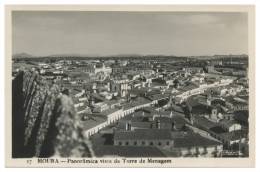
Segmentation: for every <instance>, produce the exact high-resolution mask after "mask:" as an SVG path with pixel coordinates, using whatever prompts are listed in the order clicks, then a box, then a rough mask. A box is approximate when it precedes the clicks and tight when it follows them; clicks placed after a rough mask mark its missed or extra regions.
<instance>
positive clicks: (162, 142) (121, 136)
mask: <svg viewBox="0 0 260 172" xmlns="http://www.w3.org/2000/svg"><path fill="white" fill-rule="evenodd" d="M114 145H115V146H156V147H161V148H170V147H172V146H173V140H172V138H171V131H170V130H158V129H138V130H134V131H115V133H114Z"/></svg>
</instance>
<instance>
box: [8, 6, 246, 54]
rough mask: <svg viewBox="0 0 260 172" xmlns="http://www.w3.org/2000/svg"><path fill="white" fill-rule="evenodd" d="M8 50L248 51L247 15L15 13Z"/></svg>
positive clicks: (35, 51) (208, 13)
mask: <svg viewBox="0 0 260 172" xmlns="http://www.w3.org/2000/svg"><path fill="white" fill-rule="evenodd" d="M12 43H13V45H12V48H13V50H12V51H13V54H16V53H23V52H24V53H29V54H31V55H34V56H48V55H55V54H80V55H90V56H91V55H97V56H106V55H118V54H124V55H127V54H140V55H159V54H160V55H176V56H198V55H214V54H247V53H248V23H247V13H238V12H229V13H228V12H104V11H103V12H97V11H94V12H93V11H92V12H90V11H88V12H86V11H81V12H80V11H63V12H62V11H14V12H13V13H12Z"/></svg>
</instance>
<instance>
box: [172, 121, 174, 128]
mask: <svg viewBox="0 0 260 172" xmlns="http://www.w3.org/2000/svg"><path fill="white" fill-rule="evenodd" d="M172 130H174V122H172Z"/></svg>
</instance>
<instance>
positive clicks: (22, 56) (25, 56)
mask: <svg viewBox="0 0 260 172" xmlns="http://www.w3.org/2000/svg"><path fill="white" fill-rule="evenodd" d="M32 57H33V56H32V55H31V54H28V53H17V54H14V55H13V58H14V59H16V58H32Z"/></svg>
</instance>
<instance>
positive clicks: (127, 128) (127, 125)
mask: <svg viewBox="0 0 260 172" xmlns="http://www.w3.org/2000/svg"><path fill="white" fill-rule="evenodd" d="M125 130H126V131H131V123H130V122H127V123H126V129H125Z"/></svg>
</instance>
